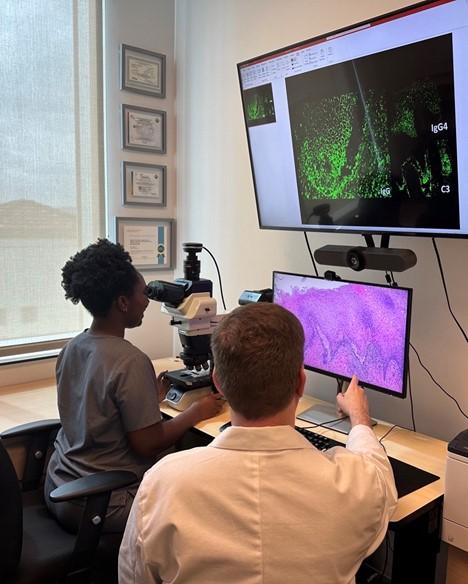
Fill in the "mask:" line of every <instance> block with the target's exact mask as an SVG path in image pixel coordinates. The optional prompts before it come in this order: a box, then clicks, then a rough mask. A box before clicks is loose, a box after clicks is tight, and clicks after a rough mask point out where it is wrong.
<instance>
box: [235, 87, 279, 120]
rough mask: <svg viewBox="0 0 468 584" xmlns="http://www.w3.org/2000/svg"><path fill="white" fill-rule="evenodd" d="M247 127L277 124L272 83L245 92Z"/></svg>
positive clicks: (243, 96)
mask: <svg viewBox="0 0 468 584" xmlns="http://www.w3.org/2000/svg"><path fill="white" fill-rule="evenodd" d="M242 99H243V100H244V107H245V115H246V122H247V126H249V127H250V126H260V125H261V124H271V123H273V122H276V116H275V104H274V102H273V91H272V88H271V83H267V84H266V85H260V86H259V87H254V88H253V89H247V90H246V91H244V92H243V95H242Z"/></svg>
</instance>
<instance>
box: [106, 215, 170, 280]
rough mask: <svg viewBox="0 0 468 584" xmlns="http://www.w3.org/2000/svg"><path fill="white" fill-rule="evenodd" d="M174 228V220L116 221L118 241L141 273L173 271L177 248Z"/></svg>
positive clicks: (139, 218) (124, 218) (126, 218)
mask: <svg viewBox="0 0 468 584" xmlns="http://www.w3.org/2000/svg"><path fill="white" fill-rule="evenodd" d="M174 224H175V221H174V220H173V219H154V218H146V217H145V218H142V217H116V218H115V234H116V241H117V243H120V244H121V245H122V246H123V247H124V249H125V250H126V251H128V253H129V254H130V256H131V258H132V262H133V265H134V266H135V268H136V269H137V270H139V271H141V272H143V271H154V270H170V269H172V267H173V255H174V254H173V249H174V247H175V246H174V237H175V230H174Z"/></svg>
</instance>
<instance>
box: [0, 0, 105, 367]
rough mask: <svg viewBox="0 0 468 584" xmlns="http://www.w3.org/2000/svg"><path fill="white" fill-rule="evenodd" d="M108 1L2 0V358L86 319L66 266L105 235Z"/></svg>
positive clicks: (60, 338)
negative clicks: (66, 287)
mask: <svg viewBox="0 0 468 584" xmlns="http://www.w3.org/2000/svg"><path fill="white" fill-rule="evenodd" d="M101 15H102V7H101V2H100V0H2V1H1V2H0V55H1V57H0V104H1V105H0V274H1V276H0V363H1V362H5V361H9V362H11V361H12V360H18V359H24V358H25V356H28V358H29V356H32V355H35V356H37V355H39V356H45V355H48V354H50V353H44V351H47V350H49V351H50V350H52V351H53V350H55V349H56V348H57V347H59V346H60V345H61V344H63V342H64V339H67V338H69V337H71V336H73V335H74V334H75V333H76V332H77V331H79V330H81V329H83V328H84V327H85V326H87V324H88V322H89V316H88V315H87V314H86V312H85V311H84V310H83V309H81V308H78V307H77V306H74V305H73V304H71V303H70V302H69V301H66V300H65V298H64V292H63V289H62V287H61V284H60V283H61V267H62V266H63V265H64V263H65V262H66V261H67V259H68V258H69V257H70V256H71V255H73V254H74V253H75V252H76V251H78V250H79V249H81V248H82V247H84V246H86V245H88V244H89V243H91V242H93V241H95V240H96V238H97V237H98V236H100V235H102V234H103V225H104V212H103V210H104V193H103V157H102V143H103V139H102V95H101V93H102V90H101V87H102V82H101V80H102V65H101V64H102V58H101V51H102V42H101V40H102V39H101V37H102V27H101Z"/></svg>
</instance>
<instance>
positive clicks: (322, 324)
mask: <svg viewBox="0 0 468 584" xmlns="http://www.w3.org/2000/svg"><path fill="white" fill-rule="evenodd" d="M274 301H275V303H276V304H280V305H281V306H283V307H284V308H286V309H288V310H289V311H291V312H292V313H293V314H295V315H296V316H297V317H298V319H299V320H300V321H301V323H302V326H303V327H304V332H305V337H306V341H305V350H304V362H305V364H306V365H307V366H309V367H312V368H314V369H319V370H322V371H325V372H328V373H331V374H336V375H337V376H343V377H351V376H352V375H357V376H358V378H359V380H360V381H361V382H363V383H368V384H371V385H375V386H377V387H381V388H385V389H389V390H391V391H393V392H396V393H402V391H403V375H404V356H405V336H406V327H407V311H408V291H407V290H404V289H399V288H390V287H384V286H372V285H366V284H356V283H350V282H340V281H327V280H321V279H314V278H308V277H303V276H295V275H289V274H275V298H274Z"/></svg>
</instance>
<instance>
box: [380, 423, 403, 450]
mask: <svg viewBox="0 0 468 584" xmlns="http://www.w3.org/2000/svg"><path fill="white" fill-rule="evenodd" d="M398 427H399V426H398V424H393V426H392V427H391V428H390V430H387V431H386V432H385V434H384V435H383V436H382V438H379V442H380V444H382V441H383V440H385V438H386V437H387V436H388V435H389V434H390V432H392V431H393V430H395V428H398ZM382 446H383V444H382Z"/></svg>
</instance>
